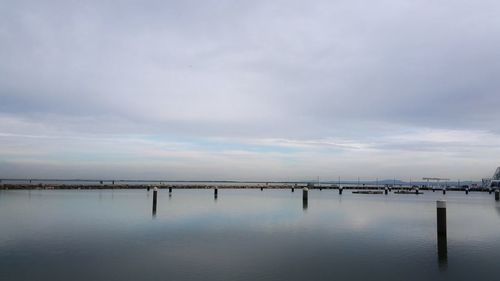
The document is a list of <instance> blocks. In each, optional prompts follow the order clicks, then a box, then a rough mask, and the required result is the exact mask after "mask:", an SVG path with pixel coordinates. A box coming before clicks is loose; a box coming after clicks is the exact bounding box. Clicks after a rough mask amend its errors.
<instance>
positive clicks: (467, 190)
mask: <svg viewBox="0 0 500 281" xmlns="http://www.w3.org/2000/svg"><path fill="white" fill-rule="evenodd" d="M465 194H466V195H467V194H469V188H468V187H466V188H465Z"/></svg>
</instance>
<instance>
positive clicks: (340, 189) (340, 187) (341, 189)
mask: <svg viewBox="0 0 500 281" xmlns="http://www.w3.org/2000/svg"><path fill="white" fill-rule="evenodd" d="M343 190H344V188H343V187H342V186H339V195H342V191H343Z"/></svg>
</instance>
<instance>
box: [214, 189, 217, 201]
mask: <svg viewBox="0 0 500 281" xmlns="http://www.w3.org/2000/svg"><path fill="white" fill-rule="evenodd" d="M214 199H217V187H215V188H214Z"/></svg>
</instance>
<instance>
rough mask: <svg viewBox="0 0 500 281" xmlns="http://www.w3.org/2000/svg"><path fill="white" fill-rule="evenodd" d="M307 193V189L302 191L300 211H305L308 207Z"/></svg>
mask: <svg viewBox="0 0 500 281" xmlns="http://www.w3.org/2000/svg"><path fill="white" fill-rule="evenodd" d="M308 191H309V189H308V188H307V187H304V189H302V209H304V210H306V209H307V206H308V194H307V193H308Z"/></svg>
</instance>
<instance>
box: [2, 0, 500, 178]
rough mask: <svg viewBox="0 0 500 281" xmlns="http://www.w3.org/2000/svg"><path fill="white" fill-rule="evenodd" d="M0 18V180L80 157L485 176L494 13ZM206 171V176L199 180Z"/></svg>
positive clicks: (260, 8)
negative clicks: (47, 163)
mask: <svg viewBox="0 0 500 281" xmlns="http://www.w3.org/2000/svg"><path fill="white" fill-rule="evenodd" d="M0 7H1V8H0V42H2V44H0V61H2V63H1V64H0V99H1V103H0V116H1V120H2V123H1V124H0V133H1V135H0V144H1V147H2V157H1V159H2V162H1V163H2V164H0V165H1V166H2V167H4V168H3V170H2V169H0V171H3V173H2V174H0V176H2V177H7V176H10V175H13V174H15V175H18V176H29V175H30V174H32V173H33V172H34V171H35V170H36V168H35V167H36V165H38V164H36V165H35V164H33V165H32V166H30V167H31V168H30V169H31V170H30V169H23V168H20V167H23V165H22V164H20V162H16V161H21V160H19V159H21V158H22V159H24V160H23V161H28V160H29V161H34V162H33V163H35V162H36V163H38V162H37V161H42V162H43V161H58V162H57V163H58V164H57V165H60V166H61V167H64V166H66V167H72V168H75V166H77V163H80V161H81V158H82V155H87V156H86V157H84V158H86V159H100V160H106V161H108V162H109V164H107V165H108V167H112V166H114V165H116V167H118V166H120V165H125V166H127V165H128V166H127V167H129V168H127V169H128V170H137V171H143V172H144V173H146V171H145V170H144V168H141V165H143V163H144V162H147V161H149V160H151V159H153V158H154V159H158V158H161V159H162V161H165V162H168V163H171V162H172V161H171V159H180V158H183V157H184V158H183V159H190V160H189V161H188V160H185V164H180V163H179V162H177V163H176V164H172V165H170V164H169V166H168V167H169V169H172V170H176V167H177V166H176V165H186V166H189V165H191V167H192V172H190V173H187V172H185V170H187V169H183V170H182V172H181V171H180V170H179V172H178V173H175V174H176V175H177V176H178V177H179V178H187V177H191V176H192V174H193V172H194V173H195V174H198V175H211V174H210V173H214V175H213V177H232V178H241V177H244V178H253V177H261V178H264V177H273V178H280V177H286V176H285V174H294V175H297V177H299V176H313V175H311V173H314V174H316V173H322V174H324V175H325V176H326V175H328V171H329V170H331V169H339V170H341V171H342V173H344V174H355V173H357V171H358V170H360V169H363V170H367V169H368V170H370V169H373V170H374V171H373V172H369V174H382V173H383V174H391V175H392V174H396V175H400V176H409V174H410V173H422V174H424V173H427V172H429V171H439V173H442V174H443V176H447V177H453V176H456V177H458V176H460V175H462V174H463V173H464V172H465V171H468V172H466V174H467V175H468V176H471V177H472V176H473V177H481V176H483V175H484V174H489V173H490V171H489V169H493V167H494V166H497V165H498V163H497V162H495V161H496V160H494V158H495V157H496V158H498V156H499V153H498V149H496V146H497V144H498V143H497V141H496V138H497V136H498V134H500V127H499V124H498V121H497V119H498V118H497V115H498V110H497V108H498V107H499V106H500V95H498V91H499V89H500V85H499V82H498V79H496V77H497V76H498V73H500V58H499V54H498V51H497V50H498V49H499V47H500V39H498V36H494V34H498V33H499V31H500V20H499V19H498V17H497V16H496V15H497V14H498V12H500V5H499V4H498V3H497V2H495V1H488V0H482V1H476V2H475V3H474V5H471V4H470V2H469V1H439V2H436V1H419V2H415V1H394V0H385V1H377V2H370V1H333V2H332V1H315V2H314V3H310V2H306V1H272V2H269V1H252V2H248V3H245V2H234V1H203V2H202V3H200V2H199V1H147V2H143V1H119V2H117V1H85V2H83V3H79V2H75V1H48V2H47V1H45V2H44V3H41V2H39V1H2V2H1V3H0ZM43 136H45V137H43ZM115 143H116V145H114V144H115ZM172 144H176V145H172ZM178 145H180V146H178ZM165 147H171V149H170V150H168V153H165V152H164V150H162V149H164V148H165ZM69 150H70V151H71V153H69V155H79V156H78V157H77V156H72V157H68V156H67V155H68V154H66V152H67V151H69ZM109 151H114V152H113V153H109ZM236 152H237V153H236ZM111 154H113V155H111ZM179 154H182V156H179ZM119 155H121V156H119ZM151 155H153V156H151ZM189 155H196V157H197V160H194V157H190V156H189ZM249 155H254V156H252V157H253V158H252V157H249ZM63 156H64V157H63ZM120 157H121V158H122V159H123V160H122V161H121V162H118V160H117V158H120ZM224 157H225V158H224ZM421 157H422V158H427V159H428V160H427V161H424V159H421ZM221 158H224V159H225V160H221ZM250 158H252V159H250ZM54 159H56V160H54ZM125 159H126V160H125ZM214 159H217V161H218V164H217V165H214V167H216V168H217V169H220V170H219V171H218V170H216V169H215V168H209V167H207V166H203V165H201V166H200V164H199V163H200V162H211V161H212V160H214ZM229 159H230V160H229ZM257 159H261V161H260V162H259V161H258V160H257ZM408 159H411V160H410V161H409V160H408ZM430 159H432V160H430ZM436 159H437V160H436ZM457 159H461V160H464V159H465V160H464V161H466V162H467V163H460V165H459V166H462V167H461V168H457V169H456V170H454V169H451V168H449V167H450V166H455V165H456V163H457ZM417 160H418V161H417ZM86 161H87V160H86ZM263 161H268V163H273V165H270V166H266V165H263V164H261V162H263ZM308 161H311V162H308ZM388 161H389V162H390V164H388V163H387V162H388ZM91 162H92V161H91ZM94 162H95V161H94ZM212 162H213V161H212ZM299 163H300V164H299ZM346 163H349V164H346ZM366 163H370V164H369V165H368V164H366ZM376 163H378V164H376ZM72 165H73V166H72ZM89 165H90V164H89ZM371 165H375V166H379V167H380V168H374V167H373V166H371ZM412 165H413V169H412V168H411V166H412ZM309 166H310V167H309ZM492 166H493V167H492ZM8 167H11V168H8ZM12 167H16V168H12ZM179 167H180V166H179ZM308 167H309V168H308ZM398 167H407V168H405V169H403V170H402V169H400V168H398ZM467 167H468V168H467ZM61 169H62V168H61ZM68 169H69V168H68ZM68 169H66V170H64V171H63V170H61V171H60V172H55V171H54V172H53V173H51V174H52V175H53V176H54V177H64V175H65V174H66V173H67V172H68V171H67V170H68ZM75 169H76V168H75ZM89 169H90V168H89ZM485 169H488V172H484V170H485ZM90 170H92V169H90ZM154 170H155V172H147V173H148V175H155V176H157V177H161V176H162V172H161V171H163V168H157V169H154ZM248 170H251V171H252V173H250V174H249V173H247V172H246V171H248ZM313 170H314V171H319V172H313ZM93 173H94V174H96V173H99V171H98V170H96V171H95V172H93ZM109 173H110V174H109V175H110V176H111V175H112V174H113V173H116V171H111V170H110V172H109ZM259 173H261V175H260V176H259ZM124 174H126V173H124ZM137 174H138V175H140V172H138V173H137ZM445 174H446V175H445ZM82 176H90V175H88V174H85V173H83V174H82Z"/></svg>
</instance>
